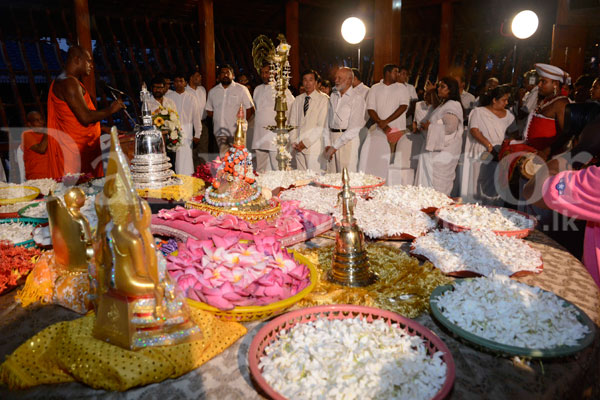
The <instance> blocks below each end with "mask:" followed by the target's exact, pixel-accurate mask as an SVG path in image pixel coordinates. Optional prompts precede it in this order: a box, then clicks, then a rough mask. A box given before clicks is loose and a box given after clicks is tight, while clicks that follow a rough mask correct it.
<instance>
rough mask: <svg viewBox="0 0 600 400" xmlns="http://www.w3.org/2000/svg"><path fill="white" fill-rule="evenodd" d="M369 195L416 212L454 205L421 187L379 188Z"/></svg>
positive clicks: (438, 194) (442, 194) (444, 197)
mask: <svg viewBox="0 0 600 400" xmlns="http://www.w3.org/2000/svg"><path fill="white" fill-rule="evenodd" d="M351 182H352V181H351ZM369 195H370V196H371V197H372V198H373V200H379V201H381V202H386V203H389V204H392V205H394V206H400V207H404V208H408V209H410V210H417V211H418V210H423V209H426V208H431V207H435V208H440V207H443V206H447V205H449V204H453V203H454V200H452V199H451V198H450V197H448V196H446V195H445V194H444V193H441V192H438V191H437V190H435V189H433V188H430V187H423V186H412V185H395V186H381V187H378V188H377V189H375V190H373V191H372V192H371V193H369Z"/></svg>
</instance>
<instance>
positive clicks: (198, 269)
mask: <svg viewBox="0 0 600 400" xmlns="http://www.w3.org/2000/svg"><path fill="white" fill-rule="evenodd" d="M167 260H168V264H167V269H168V271H169V273H170V274H171V277H172V278H173V279H174V280H175V281H177V284H178V285H179V287H180V288H181V290H183V292H184V293H185V294H186V296H187V297H189V298H190V299H192V300H196V301H201V302H204V303H206V304H209V305H211V306H214V307H217V308H219V309H221V310H231V309H233V308H234V307H236V306H263V305H267V304H271V303H274V302H277V301H280V300H284V299H287V298H288V297H291V296H293V295H295V294H296V293H298V292H300V291H301V290H302V289H304V288H305V287H307V286H308V284H309V283H310V282H309V278H308V275H309V270H308V268H307V267H306V266H305V265H302V264H298V263H296V261H295V260H294V259H293V258H292V256H291V255H289V254H288V252H287V251H286V250H285V249H282V248H281V247H280V243H279V242H278V241H277V240H276V239H275V238H274V237H269V238H256V239H255V242H254V243H250V244H244V243H241V242H239V235H237V234H227V235H225V236H223V237H221V236H213V237H212V239H211V240H194V239H188V241H187V243H186V245H185V246H181V247H180V248H179V253H178V255H177V256H169V257H168V258H167Z"/></svg>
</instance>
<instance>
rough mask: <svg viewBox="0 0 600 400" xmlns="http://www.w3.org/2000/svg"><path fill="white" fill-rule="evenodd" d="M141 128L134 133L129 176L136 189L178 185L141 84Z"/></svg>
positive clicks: (148, 96) (146, 93)
mask: <svg viewBox="0 0 600 400" xmlns="http://www.w3.org/2000/svg"><path fill="white" fill-rule="evenodd" d="M140 98H141V100H142V126H141V127H140V129H139V130H138V131H137V132H136V133H135V153H134V157H133V160H131V176H132V178H133V183H134V185H135V187H136V189H158V188H161V187H164V186H171V185H178V184H180V183H181V181H180V180H179V179H178V178H176V177H175V176H174V175H175V173H174V172H173V170H172V169H171V167H172V165H171V163H170V161H169V157H167V153H166V152H165V141H164V139H163V136H162V133H161V132H160V131H159V130H158V129H156V127H155V126H154V124H152V113H151V112H150V108H149V107H148V99H149V98H150V92H148V90H147V89H146V84H145V83H144V84H142V90H141V92H140Z"/></svg>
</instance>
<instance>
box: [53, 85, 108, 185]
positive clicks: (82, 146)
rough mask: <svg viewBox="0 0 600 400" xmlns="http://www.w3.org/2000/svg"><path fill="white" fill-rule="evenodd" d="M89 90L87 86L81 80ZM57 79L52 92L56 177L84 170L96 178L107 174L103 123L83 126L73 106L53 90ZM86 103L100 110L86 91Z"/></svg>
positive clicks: (90, 107)
mask: <svg viewBox="0 0 600 400" xmlns="http://www.w3.org/2000/svg"><path fill="white" fill-rule="evenodd" d="M79 84H80V85H81V86H82V87H83V89H84V90H85V86H83V84H81V82H80V83H79ZM53 87H54V82H52V85H50V92H49V93H48V158H49V160H48V161H49V163H48V164H49V165H48V168H49V171H50V176H51V177H52V178H55V179H58V178H61V177H63V176H64V175H66V174H69V173H71V174H75V173H84V174H88V173H89V174H92V175H93V176H95V177H97V178H98V177H102V176H104V171H103V169H102V159H101V157H102V152H101V150H100V122H96V123H93V124H89V125H87V126H86V125H82V124H81V123H80V122H79V121H78V120H77V117H76V116H75V114H73V111H71V109H70V108H69V105H68V104H67V103H66V102H65V101H63V100H60V99H59V98H58V97H56V95H55V94H54V91H53ZM84 98H85V103H86V104H87V106H88V108H89V109H90V110H96V107H95V106H94V103H93V102H92V99H91V97H90V95H89V92H88V91H87V90H85V94H84Z"/></svg>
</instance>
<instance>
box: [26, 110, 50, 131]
mask: <svg viewBox="0 0 600 400" xmlns="http://www.w3.org/2000/svg"><path fill="white" fill-rule="evenodd" d="M27 126H28V127H30V128H42V127H44V126H46V121H44V118H43V117H42V114H40V113H39V112H37V111H29V112H28V113H27Z"/></svg>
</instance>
